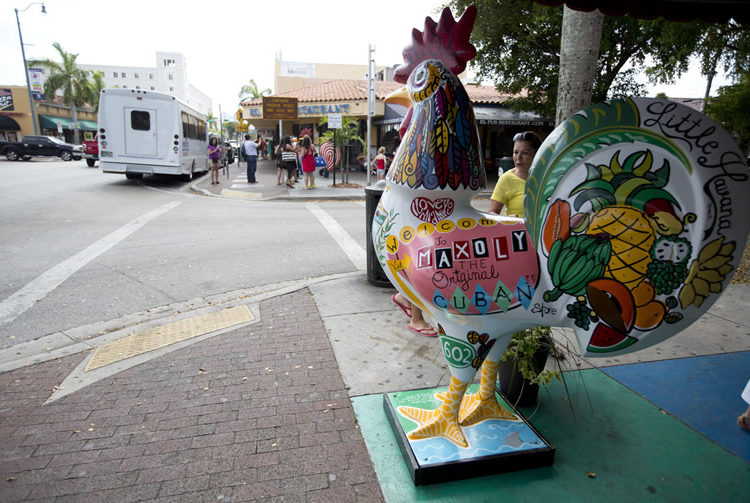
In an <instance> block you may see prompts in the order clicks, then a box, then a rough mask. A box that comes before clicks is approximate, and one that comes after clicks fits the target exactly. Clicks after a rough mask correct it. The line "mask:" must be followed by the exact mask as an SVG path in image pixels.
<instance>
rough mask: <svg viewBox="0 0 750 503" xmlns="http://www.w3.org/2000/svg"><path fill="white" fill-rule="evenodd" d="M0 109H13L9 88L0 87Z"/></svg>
mask: <svg viewBox="0 0 750 503" xmlns="http://www.w3.org/2000/svg"><path fill="white" fill-rule="evenodd" d="M0 110H3V111H11V110H13V92H12V91H11V90H10V89H0Z"/></svg>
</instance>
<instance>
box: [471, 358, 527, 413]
mask: <svg viewBox="0 0 750 503" xmlns="http://www.w3.org/2000/svg"><path fill="white" fill-rule="evenodd" d="M499 365H500V361H499V360H490V359H489V358H487V359H486V360H485V361H484V363H483V364H482V375H481V378H480V381H479V390H477V392H476V393H474V394H471V395H465V396H464V400H463V402H462V403H461V410H460V412H459V415H458V421H459V424H460V425H461V426H471V425H472V424H476V423H479V422H481V421H484V420H485V419H505V420H507V421H518V420H519V419H518V417H516V415H515V414H513V413H511V412H510V411H509V410H507V409H506V408H504V407H502V406H501V405H500V404H499V403H497V399H496V398H495V380H496V376H497V368H498V366H499Z"/></svg>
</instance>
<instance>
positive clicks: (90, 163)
mask: <svg viewBox="0 0 750 503" xmlns="http://www.w3.org/2000/svg"><path fill="white" fill-rule="evenodd" d="M95 163H96V160H95V159H86V164H87V165H88V167H89V168H93V167H94V164H95Z"/></svg>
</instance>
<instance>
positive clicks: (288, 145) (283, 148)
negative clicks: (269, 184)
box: [276, 136, 297, 189]
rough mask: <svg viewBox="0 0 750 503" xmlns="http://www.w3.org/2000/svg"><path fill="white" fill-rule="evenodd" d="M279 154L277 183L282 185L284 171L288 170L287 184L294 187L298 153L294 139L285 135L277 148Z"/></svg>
mask: <svg viewBox="0 0 750 503" xmlns="http://www.w3.org/2000/svg"><path fill="white" fill-rule="evenodd" d="M276 155H278V166H279V169H278V172H277V174H276V184H277V185H281V177H282V173H283V172H284V171H286V185H287V187H290V188H292V189H293V188H294V173H295V172H296V171H297V154H296V153H295V152H294V147H293V146H292V140H291V139H290V138H289V137H288V136H285V137H284V139H283V140H282V141H281V143H279V146H278V147H277V148H276Z"/></svg>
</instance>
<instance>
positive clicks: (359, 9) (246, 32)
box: [0, 0, 723, 115]
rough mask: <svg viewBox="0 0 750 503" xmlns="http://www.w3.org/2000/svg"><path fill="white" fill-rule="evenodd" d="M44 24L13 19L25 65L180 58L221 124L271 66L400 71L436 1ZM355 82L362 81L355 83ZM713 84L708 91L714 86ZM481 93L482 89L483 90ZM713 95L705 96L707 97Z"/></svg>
mask: <svg viewBox="0 0 750 503" xmlns="http://www.w3.org/2000/svg"><path fill="white" fill-rule="evenodd" d="M44 4H45V6H46V10H47V14H46V15H43V14H41V6H40V5H33V6H31V7H30V8H28V10H26V11H24V12H20V13H19V18H20V21H21V31H22V34H23V40H24V45H25V46H26V57H27V59H35V58H45V57H49V58H53V59H57V54H56V52H55V50H54V49H53V48H52V43H53V42H59V43H60V45H61V46H62V47H63V49H65V50H66V51H68V52H71V53H78V62H79V63H81V64H92V65H118V66H141V67H143V66H146V67H154V66H156V59H155V58H156V54H155V53H156V51H174V52H181V53H182V54H183V55H184V56H185V57H186V59H187V71H188V80H189V82H190V84H192V85H193V86H195V87H197V88H198V89H199V90H201V91H202V92H204V93H206V94H207V95H209V96H210V97H211V98H212V99H213V103H214V114H215V115H218V111H219V105H221V110H222V112H224V114H231V113H232V112H233V111H234V110H236V108H237V104H238V102H239V99H238V97H237V94H238V92H239V90H240V88H241V87H242V85H243V84H246V83H247V82H248V81H249V80H250V79H254V80H255V81H256V82H257V84H258V86H259V88H260V89H265V88H269V89H272V88H273V70H274V59H275V56H276V55H277V54H281V59H282V60H283V61H290V62H311V63H344V64H358V65H366V64H367V46H368V44H372V45H374V46H375V63H376V64H377V65H385V66H391V65H394V64H399V63H401V62H402V59H401V51H402V50H403V48H404V47H405V46H406V45H408V44H409V42H410V39H411V29H412V28H414V27H416V28H419V29H420V30H422V28H423V26H424V18H425V17H426V16H428V15H429V16H431V17H433V19H437V18H438V17H439V16H438V14H439V13H437V12H436V10H437V9H438V8H439V6H440V5H441V4H442V2H441V1H436V0H379V1H377V2H362V1H360V0H318V1H307V2H303V1H298V0H281V1H277V2H270V1H264V2H259V1H256V0H242V1H239V0H218V1H213V2H212V1H208V2H200V3H199V2H195V1H191V0H182V1H180V2H177V1H173V0H149V1H146V0H119V1H113V0H86V1H83V0H45V2H44ZM27 5H28V2H26V1H24V0H0V55H1V56H0V85H25V84H26V81H25V77H24V74H23V61H22V58H21V49H20V43H19V40H18V28H17V25H16V18H15V13H14V11H13V9H14V8H18V9H19V10H20V9H24V8H25V7H26V6H27ZM363 77H364V76H363ZM717 80H718V79H715V80H714V91H715V89H716V87H717V86H718V85H721V84H722V83H723V81H720V82H717ZM485 84H488V83H485ZM705 85H706V84H705V80H704V79H703V78H702V77H701V76H700V73H699V72H697V71H694V72H693V73H691V74H689V75H686V76H684V77H683V78H682V79H680V81H679V83H678V84H677V85H676V86H656V87H653V88H650V90H651V92H653V93H656V92H659V91H664V92H666V94H667V95H668V96H673V97H702V96H703V94H704V92H705ZM712 94H715V93H712Z"/></svg>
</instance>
